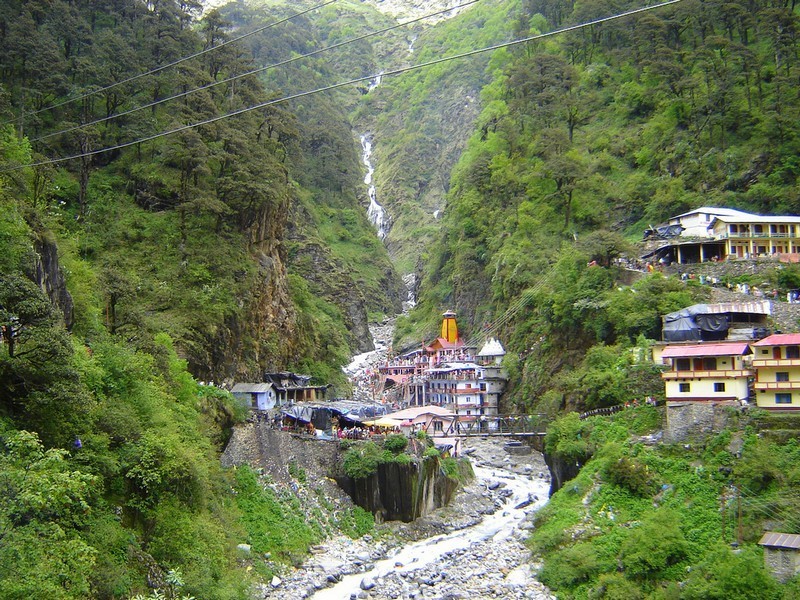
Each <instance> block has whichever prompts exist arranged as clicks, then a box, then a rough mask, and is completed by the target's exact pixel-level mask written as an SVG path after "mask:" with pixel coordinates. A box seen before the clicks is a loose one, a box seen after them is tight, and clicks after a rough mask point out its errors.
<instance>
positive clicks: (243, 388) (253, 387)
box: [231, 383, 272, 394]
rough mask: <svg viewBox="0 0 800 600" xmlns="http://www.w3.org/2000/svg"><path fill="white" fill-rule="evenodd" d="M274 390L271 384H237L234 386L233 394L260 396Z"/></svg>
mask: <svg viewBox="0 0 800 600" xmlns="http://www.w3.org/2000/svg"><path fill="white" fill-rule="evenodd" d="M271 389H272V384H271V383H237V384H236V385H235V386H233V389H232V390H231V393H233V394H258V393H265V392H268V391H270V390H271Z"/></svg>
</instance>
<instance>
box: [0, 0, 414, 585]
mask: <svg viewBox="0 0 800 600" xmlns="http://www.w3.org/2000/svg"><path fill="white" fill-rule="evenodd" d="M200 9H201V4H200V3H197V2H173V1H172V0H159V1H157V2H148V3H142V2H139V1H133V0H131V1H129V0H121V1H119V2H113V3H97V2H88V1H87V2H60V1H58V0H55V1H46V2H39V1H31V2H12V1H4V2H0V326H1V327H2V330H1V332H2V339H1V340H0V489H2V494H3V498H4V502H3V503H2V508H0V540H1V541H2V543H0V597H3V598H31V597H46V598H86V597H97V598H129V597H132V596H135V595H136V594H137V593H143V594H148V593H150V592H151V591H152V590H153V588H154V587H157V588H160V589H161V592H162V593H163V594H167V595H169V597H182V596H183V595H184V594H185V595H192V596H194V597H196V598H204V599H207V598H242V597H246V596H248V594H249V588H250V586H251V584H252V583H253V581H255V580H256V579H258V578H259V577H266V578H267V579H269V578H270V577H271V574H272V573H271V572H270V568H271V567H269V566H268V564H272V565H273V567H274V566H275V565H279V564H286V563H289V562H291V561H292V560H297V557H298V556H300V555H301V554H302V553H303V552H304V551H305V550H306V549H307V548H308V545H309V544H310V543H313V542H314V541H316V540H318V539H320V538H321V537H322V536H323V535H324V533H325V532H326V531H335V530H338V529H340V528H341V529H343V530H345V531H347V530H348V527H350V529H352V527H351V525H352V523H351V522H350V521H349V520H348V519H349V513H348V512H347V511H346V510H345V511H344V512H342V513H338V514H337V516H336V518H335V519H334V517H333V516H332V515H325V514H322V513H320V514H317V515H315V516H314V517H311V518H307V517H304V518H302V519H299V518H298V516H297V513H298V510H299V509H298V507H297V505H296V499H295V498H294V496H293V495H291V494H290V497H288V496H286V497H285V496H284V495H283V492H282V491H281V490H279V489H278V488H277V487H266V488H264V487H263V485H262V484H260V483H258V482H257V479H256V476H255V475H254V474H252V473H250V472H249V471H247V470H246V469H243V470H240V471H239V472H238V473H237V474H235V476H234V474H232V473H226V472H224V471H223V470H222V469H221V467H220V466H219V459H218V454H219V452H220V451H221V450H222V448H223V447H224V444H225V442H226V440H227V438H228V436H229V435H230V430H231V427H232V426H233V424H234V423H236V422H238V421H240V420H241V419H242V418H243V416H244V412H243V410H242V407H240V406H237V405H236V404H235V403H234V402H233V399H232V398H231V397H230V396H229V395H228V394H227V393H226V392H223V391H221V390H219V389H218V388H216V387H212V386H209V385H201V384H200V383H198V381H209V380H214V381H216V382H227V383H230V382H232V381H234V380H236V379H238V380H243V379H244V380H259V379H260V377H261V375H262V373H263V372H264V371H265V370H284V369H286V370H295V371H298V372H304V373H308V374H310V375H312V376H314V380H315V381H316V382H318V383H320V384H325V383H332V384H334V385H335V386H336V387H335V391H338V392H340V393H345V392H346V391H347V387H346V381H345V377H344V375H343V374H342V372H341V369H340V366H341V365H342V364H343V363H345V362H347V361H348V360H349V358H350V356H351V355H352V354H353V353H355V352H358V351H362V350H364V349H367V348H369V347H370V345H371V340H370V338H369V334H368V331H367V327H366V325H367V319H368V315H372V316H375V315H382V314H384V313H387V312H389V313H391V312H394V311H395V310H396V309H397V306H398V304H399V293H398V290H399V283H398V278H397V276H396V275H395V273H394V271H393V268H392V266H391V264H390V262H389V260H388V256H387V254H386V252H385V250H384V249H383V247H382V246H381V244H380V243H379V242H378V241H377V240H376V238H375V236H374V233H373V231H372V229H371V226H370V224H369V223H368V222H367V220H366V217H365V216H364V211H363V209H362V208H361V206H360V204H359V202H358V197H357V193H358V192H357V190H356V185H359V184H360V182H361V178H362V175H361V173H360V165H359V164H358V152H357V148H356V147H355V145H354V144H353V140H352V137H351V136H350V133H349V128H348V126H347V119H346V116H344V113H342V112H341V111H340V110H339V109H338V108H337V102H336V99H335V98H328V99H327V100H326V99H324V98H321V97H319V98H317V99H316V100H315V105H314V111H313V113H314V115H315V117H316V121H312V120H310V119H307V118H306V117H307V116H308V115H307V114H304V113H301V112H295V111H293V110H292V108H291V107H289V106H287V105H285V104H279V103H277V104H276V103H272V104H271V103H270V99H277V98H278V97H280V95H281V91H280V90H276V89H270V88H269V87H267V86H266V85H265V83H264V82H263V81H262V80H261V79H259V77H258V76H257V74H255V73H253V74H249V75H248V74H247V73H248V72H249V71H252V70H254V69H255V63H254V62H252V57H251V55H250V53H249V50H248V49H247V47H246V46H244V45H242V44H239V43H236V44H224V42H225V41H226V40H230V39H231V38H232V36H233V29H232V26H231V25H230V24H229V23H228V22H226V21H225V20H224V19H223V17H222V16H221V15H220V14H219V13H218V12H210V13H208V14H206V15H205V16H204V18H203V19H202V20H199V17H200V12H201V10H200ZM263 26H264V22H263V21H254V22H253V24H252V27H253V28H256V27H263ZM242 31H243V30H240V31H239V33H242ZM272 42H274V43H276V44H283V43H288V42H286V41H285V40H283V39H279V38H277V37H276V38H273V39H270V38H269V37H267V38H265V39H263V40H262V47H264V45H265V44H268V43H272ZM223 44H224V45H223ZM212 48H214V50H213V51H209V52H204V51H205V50H211V49H212ZM265 52H266V51H265ZM275 52H276V53H277V54H281V53H284V52H286V49H285V48H280V49H277V50H275ZM187 57H188V58H187ZM145 73H148V74H147V75H146V76H145V75H142V74H145ZM253 107H257V108H256V109H252V108H253ZM243 109H246V110H243ZM236 111H241V113H240V114H238V115H237V116H236V117H230V118H227V117H226V118H220V117H223V116H226V115H228V114H229V113H232V112H236ZM198 124H199V125H198ZM187 125H192V127H186V126H187ZM314 128H316V130H317V132H318V133H317V134H314V132H313V130H314ZM164 132H168V133H169V135H161V134H162V133H164ZM320 132H321V133H320ZM342 140H344V141H342ZM332 142H333V143H334V145H333V146H331V143H332ZM345 142H346V143H345ZM317 230H319V231H320V232H330V231H334V232H336V235H338V236H339V237H338V238H335V236H334V235H333V234H329V233H326V234H325V235H321V234H319V233H318V231H317ZM334 239H338V245H334V244H333V243H332V240H334ZM312 275H313V276H312ZM362 287H363V289H364V290H366V292H365V293H361V292H360V291H359V288H362ZM379 292H380V293H379ZM293 502H294V503H293ZM287 523H292V527H291V530H290V531H286V524H287ZM246 540H255V541H253V547H254V548H255V549H256V551H258V552H260V553H261V556H263V554H264V553H265V552H270V553H271V554H270V556H271V561H272V562H270V563H265V562H264V561H259V562H258V564H257V565H255V570H253V571H252V572H250V571H251V569H253V564H252V562H251V561H250V560H249V559H248V556H249V555H247V554H246V553H245V554H242V551H239V552H238V553H237V550H236V547H237V544H240V543H242V542H244V541H246ZM248 567H249V569H248Z"/></svg>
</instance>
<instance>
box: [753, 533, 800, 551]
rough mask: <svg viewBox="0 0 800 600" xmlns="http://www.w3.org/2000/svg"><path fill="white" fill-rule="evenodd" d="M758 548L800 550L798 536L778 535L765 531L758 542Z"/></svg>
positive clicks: (799, 537)
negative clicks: (771, 547)
mask: <svg viewBox="0 0 800 600" xmlns="http://www.w3.org/2000/svg"><path fill="white" fill-rule="evenodd" d="M758 544H759V546H773V547H776V548H792V549H794V550H797V549H800V535H796V534H794V533H778V532H776V531H767V532H766V533H765V534H764V535H763V536H762V537H761V539H760V540H759V542H758Z"/></svg>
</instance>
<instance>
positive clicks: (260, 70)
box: [30, 0, 480, 142]
mask: <svg viewBox="0 0 800 600" xmlns="http://www.w3.org/2000/svg"><path fill="white" fill-rule="evenodd" d="M478 2H480V0H469V1H468V2H465V3H463V4H459V5H458V6H452V7H450V8H447V9H445V10H440V11H437V12H434V13H430V14H428V15H424V16H421V17H416V18H414V19H411V20H409V21H403V22H402V23H397V24H395V25H391V26H390V27H386V28H384V29H380V30H377V31H371V32H369V33H365V34H363V35H360V36H357V37H354V38H350V39H347V40H343V41H341V42H338V43H336V44H333V45H331V46H326V47H324V48H319V49H317V50H314V51H312V52H308V53H306V54H301V55H299V56H294V57H292V58H289V59H286V60H283V61H280V62H277V63H273V64H271V65H267V66H265V67H259V68H258V69H254V70H252V71H248V72H246V73H240V74H239V75H234V76H232V77H228V78H227V79H223V80H220V81H215V82H212V83H209V84H207V85H203V86H200V87H198V88H194V89H192V90H188V91H185V92H181V93H180V94H175V95H174V96H169V97H168V98H162V99H160V100H156V101H154V102H150V103H149V104H144V105H142V106H138V107H136V108H132V109H130V110H126V111H123V112H119V113H117V114H114V115H111V116H108V117H104V118H102V119H97V120H95V121H91V122H90V123H82V124H80V125H74V126H73V127H68V128H67V129H62V130H61V131H56V132H53V133H48V134H45V135H41V136H39V137H36V138H33V139H31V140H30V141H31V142H39V141H42V140H46V139H49V138H51V137H55V136H58V135H64V134H66V133H71V132H73V131H77V130H79V129H84V128H86V127H92V126H94V125H98V124H100V123H105V122H107V121H112V120H114V119H118V118H120V117H125V116H127V115H130V114H133V113H136V112H139V111H141V110H146V109H148V108H153V107H154V106H158V105H159V104H164V103H165V102H169V101H171V100H176V99H178V98H183V97H185V96H189V95H191V94H194V93H195V92H200V91H203V90H207V89H210V88H213V87H216V86H218V85H224V84H226V83H231V82H233V81H236V80H238V79H242V78H244V77H248V76H250V75H257V74H259V73H263V72H265V71H269V70H271V69H274V68H276V67H283V66H286V65H288V64H290V63H293V62H295V61H298V60H302V59H304V58H310V57H312V56H316V55H317V54H321V53H323V52H327V51H329V50H334V49H336V48H341V47H342V46H347V45H348V44H353V43H355V42H360V41H362V40H365V39H367V38H370V37H373V36H376V35H380V34H382V33H386V32H387V31H392V30H393V29H398V28H400V27H405V26H406V25H411V24H412V23H416V22H418V21H422V20H425V19H430V18H432V17H437V16H439V15H442V14H444V13H448V12H450V11H452V10H455V9H459V8H464V7H465V6H469V5H471V4H476V3H478ZM248 35H249V34H248ZM238 39H241V38H238ZM216 47H218V46H215V48H216Z"/></svg>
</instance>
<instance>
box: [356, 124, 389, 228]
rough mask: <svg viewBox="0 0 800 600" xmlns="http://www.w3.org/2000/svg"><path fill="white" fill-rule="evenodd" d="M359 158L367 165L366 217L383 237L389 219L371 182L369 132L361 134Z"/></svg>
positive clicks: (371, 168) (370, 143) (365, 180)
mask: <svg viewBox="0 0 800 600" xmlns="http://www.w3.org/2000/svg"><path fill="white" fill-rule="evenodd" d="M361 149H362V154H361V160H362V162H363V163H364V166H365V167H367V174H366V175H365V176H364V183H365V184H366V185H367V195H368V196H369V208H368V209H367V218H368V219H369V222H370V223H372V224H373V225H374V226H375V228H376V229H377V230H378V237H379V238H380V239H382V240H383V239H385V238H386V234H387V233H389V226H390V224H391V223H390V220H389V215H387V214H386V210H385V209H384V208H383V207H382V206H381V205H380V204H378V195H377V192H376V191H375V185H374V184H373V183H372V174H373V173H374V172H375V168H374V167H373V166H372V138H371V136H370V134H369V133H365V134H364V135H362V136H361Z"/></svg>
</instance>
